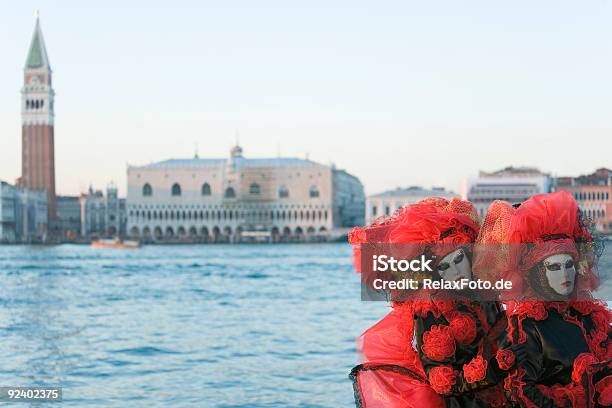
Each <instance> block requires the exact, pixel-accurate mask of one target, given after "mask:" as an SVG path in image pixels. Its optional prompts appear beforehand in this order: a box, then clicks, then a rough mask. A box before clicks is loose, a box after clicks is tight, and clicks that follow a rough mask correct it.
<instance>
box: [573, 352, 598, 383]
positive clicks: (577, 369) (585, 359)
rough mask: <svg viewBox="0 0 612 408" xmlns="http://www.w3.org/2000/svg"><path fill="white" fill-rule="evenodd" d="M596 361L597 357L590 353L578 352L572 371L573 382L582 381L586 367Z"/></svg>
mask: <svg viewBox="0 0 612 408" xmlns="http://www.w3.org/2000/svg"><path fill="white" fill-rule="evenodd" d="M595 363H597V359H596V358H595V356H594V355H592V354H591V353H580V354H579V355H578V357H576V359H575V360H574V370H573V371H572V381H573V382H574V383H575V384H580V383H581V382H582V375H583V374H584V373H585V371H586V370H587V368H588V367H589V366H590V365H592V364H595Z"/></svg>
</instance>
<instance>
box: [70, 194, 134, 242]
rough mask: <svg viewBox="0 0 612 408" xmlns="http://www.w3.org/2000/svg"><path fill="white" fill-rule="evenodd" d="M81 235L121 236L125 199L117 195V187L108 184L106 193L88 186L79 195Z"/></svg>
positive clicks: (125, 218) (123, 234) (124, 217)
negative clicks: (86, 189) (87, 189)
mask: <svg viewBox="0 0 612 408" xmlns="http://www.w3.org/2000/svg"><path fill="white" fill-rule="evenodd" d="M80 202H81V235H82V236H83V237H89V238H114V237H123V236H125V232H126V229H125V227H126V224H127V214H126V202H125V199H122V198H119V197H118V195H117V187H116V186H115V185H113V184H110V185H109V186H108V187H107V188H106V195H104V193H103V192H102V191H101V190H96V191H94V190H93V188H91V187H90V188H89V191H88V192H87V194H82V195H81V199H80Z"/></svg>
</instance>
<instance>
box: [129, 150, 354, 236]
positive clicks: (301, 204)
mask: <svg viewBox="0 0 612 408" xmlns="http://www.w3.org/2000/svg"><path fill="white" fill-rule="evenodd" d="M127 178H128V195H127V212H128V225H127V231H128V235H129V236H130V237H132V238H137V239H142V240H145V241H147V240H155V241H194V242H208V241H214V242H219V241H232V242H233V241H238V240H239V241H248V240H267V241H288V240H304V239H323V237H327V236H328V235H329V233H330V232H331V231H332V230H334V229H338V228H348V227H351V226H354V225H358V224H361V223H362V222H363V207H364V194H363V186H362V185H361V183H360V182H359V180H358V179H357V178H356V177H354V176H351V175H350V174H348V173H346V172H344V171H342V170H337V169H335V168H333V167H330V166H325V165H321V164H318V163H315V162H313V161H310V160H302V159H295V158H262V159H259V158H257V159H249V158H245V157H243V155H242V149H241V148H240V147H239V146H235V147H234V148H233V149H232V151H231V154H230V157H229V158H228V159H200V158H194V159H179V160H166V161H162V162H158V163H152V164H149V165H145V166H129V167H128V170H127Z"/></svg>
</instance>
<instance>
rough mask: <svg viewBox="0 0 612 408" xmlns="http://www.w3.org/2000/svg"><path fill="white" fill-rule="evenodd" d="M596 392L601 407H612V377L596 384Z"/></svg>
mask: <svg viewBox="0 0 612 408" xmlns="http://www.w3.org/2000/svg"><path fill="white" fill-rule="evenodd" d="M595 391H596V392H597V393H598V394H599V397H598V398H597V402H598V403H599V404H601V405H604V406H608V405H612V375H609V376H607V377H606V378H604V379H603V380H601V381H599V382H598V383H597V384H595Z"/></svg>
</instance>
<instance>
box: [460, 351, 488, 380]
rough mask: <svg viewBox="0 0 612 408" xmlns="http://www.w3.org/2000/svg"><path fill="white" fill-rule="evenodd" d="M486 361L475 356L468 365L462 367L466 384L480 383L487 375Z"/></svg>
mask: <svg viewBox="0 0 612 408" xmlns="http://www.w3.org/2000/svg"><path fill="white" fill-rule="evenodd" d="M487 366H488V363H487V360H485V359H484V358H482V356H476V357H474V358H473V359H472V361H470V362H469V363H468V364H464V365H463V377H464V378H465V380H466V381H467V382H468V383H470V384H471V383H475V382H478V381H482V380H483V379H484V378H485V376H486V375H487Z"/></svg>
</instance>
